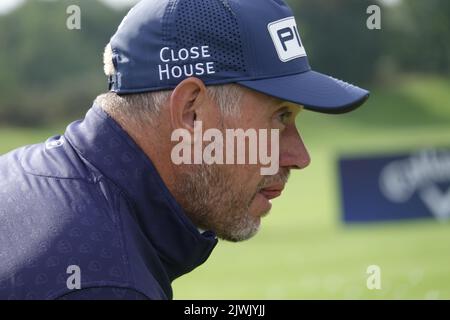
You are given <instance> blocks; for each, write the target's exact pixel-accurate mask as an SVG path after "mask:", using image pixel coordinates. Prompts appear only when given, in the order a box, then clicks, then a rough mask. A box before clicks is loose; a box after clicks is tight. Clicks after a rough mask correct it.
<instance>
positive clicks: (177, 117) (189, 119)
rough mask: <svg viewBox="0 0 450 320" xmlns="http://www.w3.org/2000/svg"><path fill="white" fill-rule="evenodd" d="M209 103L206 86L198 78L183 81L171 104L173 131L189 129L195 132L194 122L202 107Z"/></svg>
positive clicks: (175, 90)
mask: <svg viewBox="0 0 450 320" xmlns="http://www.w3.org/2000/svg"><path fill="white" fill-rule="evenodd" d="M206 101H207V91H206V87H205V84H204V83H203V81H201V80H200V79H198V78H195V77H191V78H187V79H185V80H183V81H182V82H181V83H180V84H178V86H177V87H176V88H175V89H174V90H173V92H172V95H171V97H170V102H169V110H170V118H171V122H172V128H173V129H187V130H188V131H189V132H194V122H195V121H196V120H197V114H198V112H199V110H200V108H201V107H202V105H203V104H204V103H205V102H206Z"/></svg>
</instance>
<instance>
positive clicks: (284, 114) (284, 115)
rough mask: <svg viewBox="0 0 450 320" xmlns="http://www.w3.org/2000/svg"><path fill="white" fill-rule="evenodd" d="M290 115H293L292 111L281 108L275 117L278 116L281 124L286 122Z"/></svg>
mask: <svg viewBox="0 0 450 320" xmlns="http://www.w3.org/2000/svg"><path fill="white" fill-rule="evenodd" d="M292 115H293V112H292V111H289V110H283V111H280V112H279V113H278V116H277V117H278V120H280V122H281V123H282V124H287V123H288V122H289V120H290V119H291V117H292Z"/></svg>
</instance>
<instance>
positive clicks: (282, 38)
mask: <svg viewBox="0 0 450 320" xmlns="http://www.w3.org/2000/svg"><path fill="white" fill-rule="evenodd" d="M267 27H268V29H269V33H270V36H271V37H272V40H273V43H274V44H275V48H276V49H277V53H278V57H279V58H280V60H281V61H283V62H287V61H290V60H293V59H296V58H300V57H304V56H306V51H305V48H304V47H303V45H302V41H301V40H300V35H299V33H298V28H297V23H296V22H295V18H294V17H289V18H285V19H282V20H278V21H274V22H271V23H269V25H268V26H267Z"/></svg>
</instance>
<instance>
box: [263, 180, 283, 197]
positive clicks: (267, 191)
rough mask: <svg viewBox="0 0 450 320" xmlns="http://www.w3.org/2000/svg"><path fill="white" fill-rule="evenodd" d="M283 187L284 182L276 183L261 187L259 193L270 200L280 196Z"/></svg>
mask: <svg viewBox="0 0 450 320" xmlns="http://www.w3.org/2000/svg"><path fill="white" fill-rule="evenodd" d="M283 189H284V184H276V185H271V186H268V187H266V188H263V189H261V191H259V193H261V194H262V195H263V196H264V197H265V198H266V199H267V200H272V199H275V198H278V197H279V196H281V193H282V192H283Z"/></svg>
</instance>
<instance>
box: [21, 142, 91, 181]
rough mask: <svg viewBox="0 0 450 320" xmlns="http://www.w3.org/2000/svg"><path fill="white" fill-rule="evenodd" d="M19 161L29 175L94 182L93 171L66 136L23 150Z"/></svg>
mask: <svg viewBox="0 0 450 320" xmlns="http://www.w3.org/2000/svg"><path fill="white" fill-rule="evenodd" d="M17 157H18V159H17V160H18V161H19V163H20V165H21V167H22V169H23V171H25V172H26V173H28V174H32V175H36V176H43V177H49V178H52V177H53V178H60V179H83V180H89V181H93V180H94V175H93V170H92V167H90V166H89V164H88V163H87V162H86V161H84V160H83V159H82V158H81V157H80V155H79V154H78V153H77V152H76V151H75V149H74V148H73V147H72V146H71V145H70V143H69V142H68V141H67V140H66V138H65V137H64V136H54V137H51V138H49V139H48V140H47V141H46V142H44V143H40V144H36V145H31V146H27V147H25V148H22V149H21V150H20V151H19V154H18V155H17Z"/></svg>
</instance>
